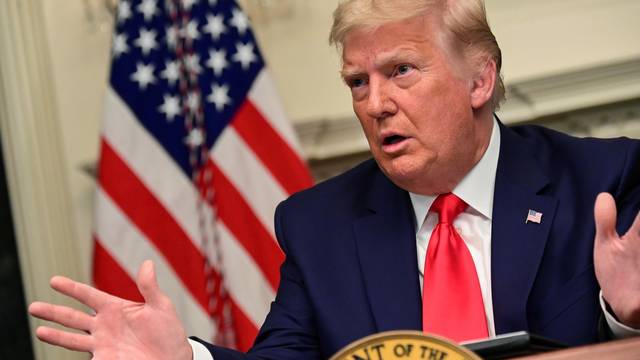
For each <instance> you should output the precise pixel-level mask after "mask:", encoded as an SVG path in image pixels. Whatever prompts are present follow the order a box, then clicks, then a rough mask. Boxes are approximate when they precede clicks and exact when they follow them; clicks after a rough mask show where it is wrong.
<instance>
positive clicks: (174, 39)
mask: <svg viewBox="0 0 640 360" xmlns="http://www.w3.org/2000/svg"><path fill="white" fill-rule="evenodd" d="M177 44H178V29H177V28H176V26H175V25H171V26H168V27H167V45H169V49H175V48H176V45H177Z"/></svg>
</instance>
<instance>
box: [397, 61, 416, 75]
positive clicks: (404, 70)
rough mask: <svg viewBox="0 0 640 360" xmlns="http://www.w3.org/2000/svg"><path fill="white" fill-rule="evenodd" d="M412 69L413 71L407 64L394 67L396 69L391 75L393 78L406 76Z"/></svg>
mask: <svg viewBox="0 0 640 360" xmlns="http://www.w3.org/2000/svg"><path fill="white" fill-rule="evenodd" d="M413 69H414V67H413V66H411V65H409V64H401V65H398V66H396V68H395V69H394V71H393V75H394V76H402V75H405V74H408V73H409V72H411V70H413Z"/></svg>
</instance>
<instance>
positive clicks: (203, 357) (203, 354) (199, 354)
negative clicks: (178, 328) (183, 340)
mask: <svg viewBox="0 0 640 360" xmlns="http://www.w3.org/2000/svg"><path fill="white" fill-rule="evenodd" d="M187 340H188V341H189V345H191V350H192V351H193V360H214V359H213V355H211V353H210V352H209V350H207V348H206V347H205V346H204V345H202V344H201V343H199V342H197V341H195V340H191V339H187Z"/></svg>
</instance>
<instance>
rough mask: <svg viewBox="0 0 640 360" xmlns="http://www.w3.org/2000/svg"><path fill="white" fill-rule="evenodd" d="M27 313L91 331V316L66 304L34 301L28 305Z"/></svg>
mask: <svg viewBox="0 0 640 360" xmlns="http://www.w3.org/2000/svg"><path fill="white" fill-rule="evenodd" d="M29 314H31V315H33V316H35V317H37V318H40V319H43V320H47V321H53V322H55V323H58V324H60V325H63V326H66V327H68V328H72V329H76V330H82V331H91V329H92V324H93V319H94V318H93V317H92V316H89V315H87V314H85V313H84V312H82V311H80V310H76V309H72V308H70V307H66V306H60V305H53V304H49V303H44V302H39V301H36V302H34V303H32V304H31V305H30V306H29Z"/></svg>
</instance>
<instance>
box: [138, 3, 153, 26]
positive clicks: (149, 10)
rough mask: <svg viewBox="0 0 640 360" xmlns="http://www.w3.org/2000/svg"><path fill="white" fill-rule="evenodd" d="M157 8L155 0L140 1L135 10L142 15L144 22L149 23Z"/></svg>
mask: <svg viewBox="0 0 640 360" xmlns="http://www.w3.org/2000/svg"><path fill="white" fill-rule="evenodd" d="M157 6H158V5H157V4H156V0H142V2H141V3H140V5H138V7H137V9H138V11H139V12H140V13H141V14H142V15H144V21H149V20H151V19H153V16H154V15H155V14H157V13H158V7H157Z"/></svg>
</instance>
